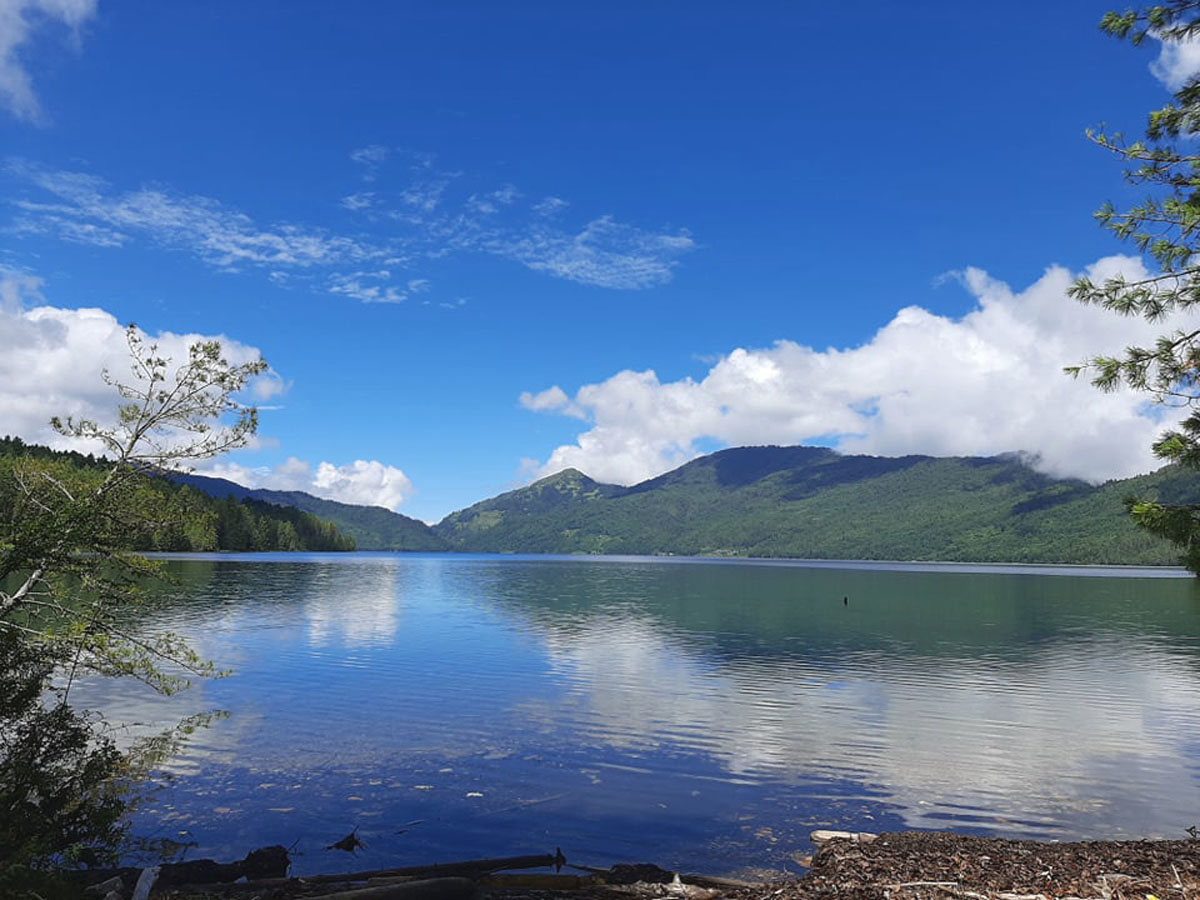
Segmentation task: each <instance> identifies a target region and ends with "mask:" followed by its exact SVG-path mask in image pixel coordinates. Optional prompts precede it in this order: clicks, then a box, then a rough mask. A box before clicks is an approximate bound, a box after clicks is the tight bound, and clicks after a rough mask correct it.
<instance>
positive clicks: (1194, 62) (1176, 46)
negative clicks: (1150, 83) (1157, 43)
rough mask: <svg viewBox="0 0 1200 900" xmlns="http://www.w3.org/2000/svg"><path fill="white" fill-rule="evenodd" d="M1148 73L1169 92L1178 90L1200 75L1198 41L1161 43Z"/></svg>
mask: <svg viewBox="0 0 1200 900" xmlns="http://www.w3.org/2000/svg"><path fill="white" fill-rule="evenodd" d="M1150 71H1151V73H1153V75H1154V77H1155V78H1157V79H1158V80H1159V81H1161V82H1162V83H1163V84H1164V85H1165V86H1166V87H1167V88H1168V89H1169V90H1172V91H1177V90H1179V89H1180V88H1181V87H1183V86H1184V85H1185V84H1187V83H1188V82H1189V81H1190V80H1191V79H1193V78H1195V77H1196V75H1198V74H1200V41H1194V40H1191V41H1163V42H1162V49H1161V50H1160V51H1159V54H1158V59H1156V60H1154V62H1152V63H1150Z"/></svg>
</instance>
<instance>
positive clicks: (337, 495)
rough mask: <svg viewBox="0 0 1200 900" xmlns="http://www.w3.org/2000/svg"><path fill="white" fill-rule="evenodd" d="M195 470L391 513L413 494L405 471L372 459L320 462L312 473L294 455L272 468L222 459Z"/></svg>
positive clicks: (248, 485)
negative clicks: (388, 510) (336, 463)
mask: <svg viewBox="0 0 1200 900" xmlns="http://www.w3.org/2000/svg"><path fill="white" fill-rule="evenodd" d="M198 471H199V472H200V473H201V474H203V475H211V476H212V477H214V478H227V479H228V480H230V481H234V482H237V483H238V484H240V485H242V486H243V487H248V488H267V489H269V490H273V491H304V492H306V493H309V494H313V495H314V496H317V497H324V498H325V499H326V500H337V501H339V502H340V503H354V504H358V505H361V506H382V507H384V508H385V509H391V510H394V509H396V508H397V507H398V506H400V505H401V504H402V503H404V501H405V500H407V499H408V498H409V497H411V496H412V493H413V485H412V481H410V480H409V478H408V476H407V475H405V474H404V472H402V471H401V470H400V469H397V468H396V467H395V466H389V465H386V464H385V463H382V462H379V461H378V460H374V459H372V460H362V459H356V460H354V461H353V462H351V463H347V464H345V465H341V466H339V465H335V464H334V463H330V462H320V463H318V464H317V466H316V468H315V470H314V468H313V466H312V465H311V464H310V463H308V462H306V461H305V460H302V459H297V458H296V457H294V456H293V457H289V458H288V459H286V460H285V461H284V462H282V463H279V464H278V465H277V466H274V467H269V466H245V465H242V464H240V463H236V462H230V461H227V460H221V461H218V462H214V463H212V464H209V465H206V466H204V467H202V468H200V469H198Z"/></svg>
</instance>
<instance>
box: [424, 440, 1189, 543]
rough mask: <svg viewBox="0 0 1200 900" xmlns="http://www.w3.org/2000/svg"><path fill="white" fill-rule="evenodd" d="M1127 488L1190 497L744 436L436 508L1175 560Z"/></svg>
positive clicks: (457, 528) (582, 527) (1146, 486)
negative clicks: (649, 475)
mask: <svg viewBox="0 0 1200 900" xmlns="http://www.w3.org/2000/svg"><path fill="white" fill-rule="evenodd" d="M1130 495H1137V496H1159V495H1161V496H1162V497H1163V498H1165V499H1170V500H1193V499H1200V478H1198V477H1197V476H1195V475H1193V474H1190V473H1185V472H1181V471H1179V470H1176V469H1172V468H1166V469H1162V470H1160V471H1159V472H1156V473H1154V474H1151V475H1145V476H1140V477H1138V478H1133V479H1128V480H1125V481H1115V482H1110V483H1108V484H1104V485H1100V486H1094V485H1090V484H1087V483H1086V482H1082V481H1075V480H1059V479H1054V478H1050V477H1049V476H1046V475H1042V474H1040V473H1038V472H1035V471H1034V470H1033V469H1031V468H1030V467H1029V466H1028V465H1026V464H1025V463H1024V462H1022V461H1021V460H1020V459H1018V458H1016V457H1009V456H1003V457H991V458H971V457H954V458H933V457H927V456H907V457H900V458H882V457H872V456H843V455H841V454H838V453H836V452H834V451H832V450H828V449H824V448H817V447H743V448H737V449H731V450H723V451H721V452H719V453H714V454H712V455H710V456H705V457H702V458H700V459H697V460H693V461H692V462H690V463H688V464H686V465H684V466H682V467H680V468H678V469H676V470H674V471H672V472H668V473H667V474H665V475H662V476H660V477H658V478H655V479H652V480H650V481H646V482H643V483H642V484H638V485H635V486H633V487H629V488H624V487H618V486H615V485H605V484H599V483H597V482H595V481H593V480H592V479H590V478H588V477H587V476H586V475H583V474H582V473H580V472H578V471H576V470H573V469H569V470H566V471H564V472H560V473H558V474H557V475H553V476H551V477H549V478H545V479H542V480H541V481H538V482H537V483H535V484H532V485H530V486H528V487H525V488H521V489H520V490H516V491H512V492H510V493H507V494H502V495H500V496H498V497H494V498H492V499H490V500H485V501H483V502H482V503H477V504H475V505H474V506H471V507H469V508H468V509H465V510H461V511H459V512H456V513H453V514H451V515H450V516H448V517H446V519H444V520H443V521H442V522H440V523H439V524H438V525H436V526H435V528H434V530H435V532H436V533H437V534H438V535H440V536H441V537H442V538H444V539H445V540H446V542H447V543H448V544H449V546H450V547H451V548H453V549H455V550H462V551H476V552H486V551H494V552H525V553H630V554H679V555H715V556H766V557H772V556H775V557H796V558H809V559H891V560H957V561H979V562H984V561H987V562H1040V563H1051V562H1058V563H1093V564H1105V563H1111V564H1116V563H1123V564H1146V565H1166V564H1175V563H1177V562H1178V555H1177V553H1176V552H1175V551H1174V549H1173V547H1172V546H1171V545H1170V544H1168V543H1166V542H1164V541H1162V540H1160V539H1158V538H1155V537H1152V536H1150V535H1148V534H1146V533H1145V532H1143V531H1141V530H1140V529H1138V528H1137V527H1136V526H1134V525H1133V524H1132V523H1131V522H1130V521H1129V520H1128V518H1127V516H1126V514H1125V508H1124V505H1123V503H1122V501H1123V499H1124V498H1125V497H1127V496H1130Z"/></svg>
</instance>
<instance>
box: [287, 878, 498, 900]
mask: <svg viewBox="0 0 1200 900" xmlns="http://www.w3.org/2000/svg"><path fill="white" fill-rule="evenodd" d="M477 892H478V886H477V885H476V884H475V882H474V881H472V880H471V879H470V878H428V879H424V880H421V881H399V882H396V883H395V884H381V885H377V886H376V887H365V888H356V889H354V890H349V891H338V892H336V893H333V894H318V895H315V896H312V897H307V898H305V900H472V898H474V897H475V895H476V893H477Z"/></svg>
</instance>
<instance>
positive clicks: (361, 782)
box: [89, 554, 1200, 872]
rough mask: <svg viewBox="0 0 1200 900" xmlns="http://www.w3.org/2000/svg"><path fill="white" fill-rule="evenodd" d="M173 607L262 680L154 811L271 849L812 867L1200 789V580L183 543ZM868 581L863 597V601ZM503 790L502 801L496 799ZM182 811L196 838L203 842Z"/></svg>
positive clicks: (1165, 801)
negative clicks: (846, 844) (913, 834)
mask: <svg viewBox="0 0 1200 900" xmlns="http://www.w3.org/2000/svg"><path fill="white" fill-rule="evenodd" d="M171 565H172V568H173V570H174V571H175V572H176V573H177V574H178V575H179V576H180V578H181V579H182V581H181V585H180V587H179V589H178V590H177V591H176V594H177V595H178V596H177V597H176V598H175V599H174V600H172V601H170V602H164V603H163V604H162V605H161V606H160V607H159V608H158V609H157V611H156V621H157V622H158V623H159V624H161V625H162V626H164V627H166V626H169V627H172V628H175V629H177V630H180V631H183V632H185V633H187V634H189V635H191V636H192V637H193V639H194V640H195V641H196V642H197V644H198V645H199V648H200V649H201V650H202V652H204V653H206V654H208V655H209V656H211V657H212V658H214V659H216V660H217V661H218V663H220V664H222V665H230V666H232V667H233V668H235V669H236V674H235V675H234V676H232V677H230V678H228V679H224V680H221V681H216V682H210V683H207V684H205V685H203V686H202V687H201V688H200V690H199V692H193V693H192V694H191V695H190V696H185V697H184V698H176V699H173V700H171V701H154V702H153V703H151V704H148V705H147V702H146V698H145V697H144V695H142V694H139V693H138V692H137V691H135V690H134V689H132V688H129V687H127V686H120V687H118V688H116V689H115V690H116V693H111V692H112V691H113V690H114V688H113V687H112V686H102V685H91V686H89V689H90V690H91V691H93V694H92V695H91V696H92V697H95V698H102V699H103V702H104V703H106V704H108V705H109V707H110V708H111V709H113V710H114V711H115V712H117V713H119V714H120V715H124V716H129V717H140V718H142V719H156V720H159V721H165V720H166V719H168V718H169V716H170V715H174V714H177V713H180V712H187V711H191V710H192V709H194V708H204V707H206V706H219V707H222V708H225V709H228V710H229V711H230V712H231V716H230V718H229V719H228V720H226V721H222V722H220V723H218V724H217V725H215V726H214V727H212V728H211V729H208V730H207V731H205V732H204V733H203V734H202V735H201V736H200V737H199V738H198V739H197V740H196V741H195V742H194V743H193V745H192V746H191V747H190V748H189V749H188V751H187V752H186V753H185V755H184V757H183V759H182V760H181V761H180V762H179V763H178V764H177V765H176V766H175V767H174V769H175V771H176V772H177V773H178V774H177V777H176V778H175V780H174V781H173V783H172V784H171V785H170V786H169V787H168V788H167V789H165V790H164V791H162V792H161V793H160V794H159V795H158V797H157V798H156V799H155V801H154V802H153V803H151V804H150V805H149V806H148V807H147V809H146V810H145V811H144V812H143V813H142V814H141V816H142V818H141V824H142V825H143V826H145V829H149V830H152V831H153V830H157V832H158V833H160V834H162V835H165V836H170V837H173V838H175V839H194V840H197V841H198V842H199V843H200V847H198V848H197V852H204V853H209V852H217V853H222V852H227V853H231V854H234V855H240V854H241V853H243V852H244V851H245V849H246V848H247V847H249V846H258V845H260V844H264V843H272V842H282V843H284V844H290V843H292V841H294V840H297V839H299V840H300V841H301V843H300V844H299V845H298V846H299V847H300V848H301V849H304V850H305V855H304V856H303V857H301V858H300V860H299V863H298V867H299V869H300V870H301V871H306V870H307V871H312V870H317V869H329V868H337V866H338V865H343V866H344V861H342V860H339V859H330V858H329V857H330V853H329V852H326V851H323V850H321V849H320V847H321V845H323V844H326V843H329V842H331V841H332V840H335V839H336V838H338V837H340V836H341V835H342V834H345V833H346V831H348V830H349V829H350V828H351V827H353V826H354V825H358V826H359V829H360V832H359V833H360V835H362V836H363V837H364V839H365V840H367V841H368V845H369V847H368V850H367V851H365V853H366V854H368V855H369V856H370V860H367V861H365V862H363V861H362V860H360V862H363V866H359V867H368V868H369V867H372V866H373V865H375V864H376V863H378V864H379V865H390V864H393V863H399V862H400V861H402V860H407V861H429V860H432V859H448V858H450V857H458V856H471V855H482V854H489V853H509V852H530V851H536V852H542V851H544V850H547V849H551V850H552V849H553V846H554V845H562V846H563V849H564V851H565V852H566V853H567V854H568V856H569V857H572V858H574V859H576V860H579V861H591V862H597V863H604V862H612V861H616V860H620V859H627V860H628V859H641V858H648V857H654V858H655V859H656V860H657V861H659V862H660V863H662V864H664V865H677V866H682V867H684V868H690V869H703V870H706V871H710V872H722V871H724V872H728V871H736V870H740V869H743V868H745V867H754V866H769V867H773V868H775V869H793V870H794V869H795V865H794V863H792V862H791V860H790V857H791V854H792V853H793V852H794V851H796V850H798V849H800V848H802V847H803V846H804V844H805V837H806V835H807V832H808V830H809V829H810V828H813V827H821V826H826V827H835V828H841V827H844V828H851V829H870V830H878V829H880V828H900V827H921V828H944V827H953V828H965V829H970V830H977V831H984V832H988V833H998V834H1009V835H1036V836H1044V837H1046V836H1053V837H1062V838H1069V837H1105V836H1120V835H1126V836H1144V835H1152V834H1153V835H1163V836H1175V837H1177V836H1180V835H1181V833H1182V829H1183V828H1184V827H1186V826H1187V825H1190V824H1192V822H1193V821H1194V818H1195V811H1196V810H1197V809H1200V779H1198V777H1197V764H1198V763H1200V616H1198V614H1200V595H1198V593H1197V589H1196V586H1195V584H1194V583H1193V582H1192V581H1190V580H1187V579H1162V578H1132V579H1131V578H1095V577H1083V576H1082V575H1075V574H1073V575H1053V576H1052V575H1045V574H1020V573H1000V574H996V573H990V572H989V573H973V572H961V571H952V570H935V571H900V572H897V571H886V570H879V569H877V568H874V567H871V568H862V569H836V568H824V567H817V568H814V567H794V566H779V565H765V566H756V565H747V564H716V563H711V562H697V563H680V562H677V561H672V562H658V561H653V560H620V561H614V560H588V559H580V560H570V561H563V560H525V559H506V558H495V557H435V556H431V557H421V556H387V555H371V554H356V555H353V556H349V557H303V558H297V557H282V556H279V557H270V558H268V559H264V560H259V561H255V560H247V559H245V558H236V557H235V558H214V559H207V560H199V561H186V562H173V563H171ZM843 597H845V598H847V599H848V601H849V602H848V603H846V602H843ZM474 795H480V796H474ZM181 832H183V833H182V834H181Z"/></svg>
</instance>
